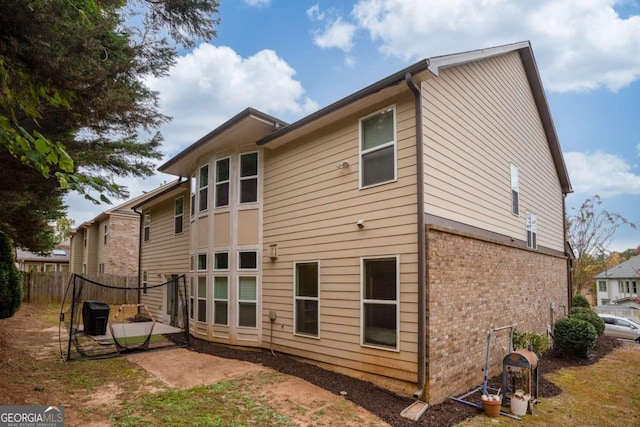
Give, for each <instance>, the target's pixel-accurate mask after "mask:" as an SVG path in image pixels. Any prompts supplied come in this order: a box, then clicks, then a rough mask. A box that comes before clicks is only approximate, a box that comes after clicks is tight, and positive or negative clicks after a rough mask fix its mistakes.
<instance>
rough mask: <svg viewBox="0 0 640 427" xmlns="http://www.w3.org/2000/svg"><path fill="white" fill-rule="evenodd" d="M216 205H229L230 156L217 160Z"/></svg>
mask: <svg viewBox="0 0 640 427" xmlns="http://www.w3.org/2000/svg"><path fill="white" fill-rule="evenodd" d="M215 191H216V195H215V200H216V204H215V206H216V207H217V208H219V207H222V206H229V158H228V157H227V158H226V159H220V160H217V161H216V186H215Z"/></svg>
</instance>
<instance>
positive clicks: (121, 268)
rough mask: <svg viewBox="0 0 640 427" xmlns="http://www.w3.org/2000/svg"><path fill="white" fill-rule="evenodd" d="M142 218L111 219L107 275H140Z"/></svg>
mask: <svg viewBox="0 0 640 427" xmlns="http://www.w3.org/2000/svg"><path fill="white" fill-rule="evenodd" d="M139 233H140V218H139V217H137V216H135V217H134V216H116V215H112V216H111V217H110V219H109V258H108V261H107V262H106V265H105V273H109V274H119V275H123V276H128V275H138V247H139V246H140V237H139V236H140V234H139Z"/></svg>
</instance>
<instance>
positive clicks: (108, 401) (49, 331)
mask: <svg viewBox="0 0 640 427" xmlns="http://www.w3.org/2000/svg"><path fill="white" fill-rule="evenodd" d="M44 311H45V310H43V309H42V307H38V306H34V305H30V304H25V305H23V307H22V308H21V310H20V311H19V312H18V313H17V314H16V315H15V316H14V317H13V318H11V319H4V320H1V321H0V361H1V362H0V366H1V367H2V376H1V377H0V404H3V405H35V404H38V405H63V406H64V407H65V419H66V421H67V423H66V425H70V426H73V425H78V426H79V425H83V426H84V425H93V426H108V425H110V421H109V420H110V418H109V416H110V414H112V413H113V411H117V410H118V408H120V407H122V405H123V404H124V403H125V402H128V401H131V400H133V399H135V398H137V397H139V396H142V395H145V394H149V393H153V392H156V391H162V390H167V389H188V388H192V387H195V386H200V385H208V384H214V383H217V382H219V381H222V380H236V379H237V380H238V381H243V383H244V384H249V385H250V386H249V387H248V388H250V390H247V391H248V392H250V393H251V394H252V396H256V397H257V398H260V399H262V400H263V401H266V402H268V405H269V406H270V407H271V408H274V409H275V410H276V411H277V412H278V413H281V414H283V415H286V416H287V417H289V418H290V419H291V420H293V422H294V423H296V424H297V425H335V426H337V425H340V426H362V425H364V426H384V425H393V426H402V425H407V426H416V425H426V426H452V425H455V424H456V423H459V422H461V421H463V420H465V419H466V418H469V417H473V416H476V415H478V414H480V413H481V412H480V410H478V409H476V408H473V407H471V406H467V405H462V404H460V403H457V402H453V401H447V402H444V403H442V404H440V405H435V406H432V407H430V408H429V409H428V410H427V411H426V413H425V414H424V415H423V416H422V418H421V419H420V420H419V421H418V422H413V421H409V420H407V419H406V418H403V417H401V416H400V412H401V411H402V410H403V409H404V408H406V407H408V406H409V405H410V404H411V403H412V399H410V398H407V397H401V396H397V395H395V394H393V393H391V392H389V391H387V390H384V389H381V388H378V387H376V386H374V385H372V384H371V383H368V382H364V381H360V380H357V379H354V378H351V377H347V376H344V375H340V374H337V373H333V372H329V371H326V370H324V369H321V368H319V367H317V366H315V365H311V364H308V363H303V362H301V361H298V360H295V359H293V358H290V357H287V356H285V355H281V354H275V355H273V354H271V353H270V352H267V351H246V350H238V349H232V348H227V347H222V346H213V345H210V344H208V343H206V342H204V341H200V340H193V342H192V347H191V348H190V349H172V350H165V351H156V352H147V353H137V354H132V355H129V356H127V357H126V359H127V361H128V362H132V363H128V364H127V362H123V361H122V360H121V359H109V360H104V361H92V362H82V361H80V362H62V361H61V359H60V350H59V340H58V326H57V318H56V316H57V313H56V311H55V308H54V307H49V308H48V311H49V312H50V313H49V315H48V317H47V316H43V312H44ZM603 338H605V337H602V338H601V339H600V340H599V342H598V345H597V346H596V348H595V350H594V354H593V357H591V358H589V359H583V360H577V361H576V360H574V361H566V360H563V359H558V358H555V357H553V356H552V355H549V356H545V357H544V358H543V359H542V360H541V361H540V364H539V369H540V371H541V374H544V373H547V372H552V371H554V370H556V369H559V368H563V367H566V366H575V365H576V364H588V363H594V362H595V361H597V360H598V359H599V358H601V357H602V356H604V355H606V354H608V353H609V352H610V351H611V350H612V349H613V348H614V347H615V346H616V341H615V340H611V339H603ZM123 363H124V365H123ZM116 364H117V366H116ZM123 366H124V367H123ZM92 370H93V372H92ZM101 370H104V371H105V372H101ZM110 370H111V371H113V372H116V373H114V374H113V375H111V376H110ZM111 377H113V378H112V379H110V380H100V381H101V382H99V383H96V378H111ZM267 377H268V378H269V380H268V381H266V380H264V379H265V378H267ZM559 392H560V390H559V389H558V388H557V387H555V385H554V384H552V383H550V382H548V381H546V380H544V378H541V381H540V395H541V397H551V396H554V395H557V394H558V393H559Z"/></svg>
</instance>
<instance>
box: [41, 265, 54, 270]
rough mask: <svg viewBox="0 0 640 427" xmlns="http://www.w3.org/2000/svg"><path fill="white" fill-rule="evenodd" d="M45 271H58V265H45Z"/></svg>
mask: <svg viewBox="0 0 640 427" xmlns="http://www.w3.org/2000/svg"><path fill="white" fill-rule="evenodd" d="M44 271H56V265H55V264H45V265H44Z"/></svg>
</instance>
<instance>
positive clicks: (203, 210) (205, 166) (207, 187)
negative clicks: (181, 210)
mask: <svg viewBox="0 0 640 427" xmlns="http://www.w3.org/2000/svg"><path fill="white" fill-rule="evenodd" d="M204 168H207V182H206V183H205V184H204V185H202V182H201V181H200V177H201V176H202V172H201V171H202V169H204ZM210 180H211V167H209V163H205V164H203V165H200V167H199V168H198V185H197V191H198V197H197V199H198V208H197V210H196V211H197V212H198V213H202V212H206V211H207V210H209V205H210V204H211V198H210V197H209V196H210V195H209V181H210ZM202 190H204V191H206V193H207V206H206V207H205V208H204V209H200V194H201V193H202Z"/></svg>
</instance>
